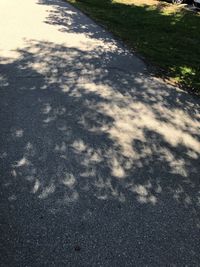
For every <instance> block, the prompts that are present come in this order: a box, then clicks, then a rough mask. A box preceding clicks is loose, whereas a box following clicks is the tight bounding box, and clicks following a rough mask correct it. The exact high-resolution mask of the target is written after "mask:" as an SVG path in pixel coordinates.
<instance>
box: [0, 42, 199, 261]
mask: <svg viewBox="0 0 200 267" xmlns="http://www.w3.org/2000/svg"><path fill="white" fill-rule="evenodd" d="M18 52H19V54H20V57H19V59H17V60H14V61H13V62H12V61H11V60H9V59H2V60H3V62H4V63H3V64H1V65H0V71H1V92H0V94H1V97H0V107H1V123H2V125H4V127H3V128H1V155H0V156H1V161H2V164H1V167H2V169H1V184H2V190H1V198H2V205H4V206H5V207H7V206H9V205H10V206H9V209H11V210H12V208H14V210H13V213H12V214H14V215H13V216H15V219H14V220H16V218H18V220H20V221H21V220H22V221H21V224H22V225H23V220H24V219H23V218H22V217H23V216H24V218H26V217H27V216H28V218H29V217H30V218H32V220H34V225H33V224H32V220H31V221H29V222H28V226H27V227H33V230H32V231H34V228H36V231H38V232H36V234H35V233H33V235H34V236H35V235H36V236H37V237H36V239H37V238H39V240H40V241H39V243H40V242H47V241H45V240H46V238H44V237H41V233H42V231H47V232H48V233H49V231H50V229H51V233H49V234H50V236H51V235H53V236H54V235H57V234H59V231H62V230H61V229H66V232H67V233H68V234H67V235H68V236H67V238H69V239H70V238H71V239H73V240H74V239H75V240H79V242H81V243H84V242H86V241H85V239H87V238H89V236H91V235H92V236H93V235H94V233H95V238H97V240H96V241H94V242H95V243H91V242H89V243H88V245H87V244H85V243H84V246H86V247H85V249H86V251H87V253H88V254H87V255H90V254H91V253H92V248H91V246H93V245H94V244H95V245H94V246H99V247H100V248H101V246H104V245H103V244H102V242H103V240H104V241H105V240H106V242H107V245H108V247H109V246H110V249H108V251H109V253H111V251H113V249H114V250H115V252H116V251H119V250H121V249H122V246H121V245H119V244H116V245H111V244H110V242H113V241H112V240H113V238H116V236H115V235H120V237H121V238H122V240H124V241H123V242H133V243H134V244H135V245H136V246H137V249H136V251H134V253H135V254H134V255H137V254H138V253H140V251H141V250H147V251H148V253H149V255H151V256H149V257H152V253H153V255H155V253H156V254H158V255H159V259H157V258H156V257H155V258H153V260H152V261H153V263H159V262H169V259H168V258H167V255H169V254H170V255H171V256H172V255H174V256H173V257H172V259H170V262H171V263H176V260H177V254H178V255H180V259H179V261H180V262H182V263H185V262H189V260H190V261H193V262H194V263H196V262H197V261H198V260H199V254H198V251H199V247H198V242H199V241H197V239H198V237H197V231H198V229H199V227H200V223H199V209H200V207H199V206H200V202H199V200H200V195H199V171H200V170H199V151H200V140H199V126H200V122H199V120H200V118H199V103H197V102H195V99H193V98H192V97H190V96H188V95H187V94H186V93H183V92H181V91H176V90H175V89H174V88H170V87H168V88H167V87H166V86H165V85H164V84H162V83H160V82H158V81H156V80H153V79H152V78H148V77H147V76H146V75H145V74H144V73H134V74H129V73H125V71H124V72H123V70H122V69H117V68H114V67H112V68H111V67H110V66H111V65H112V59H114V54H112V53H113V52H105V51H102V49H100V50H99V51H98V49H96V50H95V52H94V51H93V52H90V53H88V52H83V51H80V50H78V49H75V48H68V47H65V46H61V45H57V46H56V45H54V44H52V43H48V42H46V43H45V42H43V43H38V42H36V41H29V42H28V44H27V47H26V48H25V49H21V50H19V51H18ZM94 56H96V58H97V57H99V58H108V59H109V60H107V61H106V62H104V65H103V66H98V65H95V63H94ZM120 56H122V57H123V53H122V55H121V54H120V53H119V54H118V55H117V54H115V58H116V57H120ZM6 60H7V63H5V62H6ZM119 203H120V204H119ZM26 205H27V208H26ZM140 205H145V206H140ZM146 205H147V206H146ZM44 207H45V210H46V211H45V212H47V215H45V214H46V213H45V214H43V213H44ZM49 212H50V214H51V216H50V218H51V219H50V218H49V217H48V216H49V215H48V214H49ZM140 212H142V214H141V213H140ZM27 214H28V215H27ZM38 214H40V215H38ZM60 214H61V215H60ZM62 214H65V215H62ZM3 215H4V220H5V223H6V220H8V221H10V220H13V219H10V218H8V216H10V215H9V212H8V208H5V209H4V211H3ZM38 216H39V217H38ZM43 216H44V217H45V218H49V219H48V220H50V221H51V220H53V221H51V223H52V225H53V226H52V227H55V228H56V227H57V226H55V223H56V224H57V223H58V220H61V219H60V216H67V217H66V218H67V222H65V224H63V221H62V220H61V222H62V223H60V226H58V228H57V230H56V232H54V231H53V232H52V228H51V227H50V228H49V230H48V228H47V229H46V228H44V227H45V226H43V228H41V224H42V225H43V223H41V222H40V223H38V220H41V218H40V217H42V218H43ZM169 217H170V219H169ZM19 218H21V219H19ZM186 218H187V219H186ZM25 221H26V224H27V219H26V220H25ZM110 221H113V223H114V224H117V225H118V226H116V228H115V226H114V225H113V224H112V223H111V224H110V223H109V222H110ZM5 223H4V224H3V225H4V226H3V227H5ZM126 224H127V227H128V228H127V229H129V230H128V231H126V230H123V231H122V233H123V236H121V234H119V231H121V230H120V229H121V228H119V227H126V226H125V225H126ZM37 225H39V226H40V227H39V228H38V226H37ZM97 225H102V227H103V230H102V233H101V234H102V235H103V237H102V236H101V237H102V239H101V237H100V236H98V234H100V232H101V231H100V232H95V229H96V228H95V227H97ZM120 225H121V226H120ZM123 225H124V226H123ZM47 227H48V226H47ZM66 227H67V228H66ZM85 227H86V228H85ZM93 227H94V228H93ZM104 227H106V228H105V229H104ZM110 227H111V228H110ZM69 228H70V230H69ZM136 228H137V231H136V233H135V234H134V235H133V236H134V239H135V241H133V239H132V237H131V236H130V238H127V236H126V234H128V233H129V234H130V232H129V231H130V229H132V230H131V231H133V229H136ZM42 229H43V230H42ZM44 229H45V230H44ZM67 229H68V230H67ZM106 229H109V230H108V231H109V234H108V236H104V234H105V235H107V234H106V233H107V230H106ZM10 231H11V235H12V234H13V235H14V236H15V229H13V230H10ZM13 231H14V232H13ZM146 231H147V232H148V231H150V232H152V231H153V232H154V231H156V233H154V234H153V232H152V235H153V236H154V235H155V234H156V235H157V236H158V237H157V238H158V240H157V241H156V244H155V247H154V248H152V247H151V246H150V244H151V243H154V241H153V239H152V238H153V237H152V238H150V236H149V234H147V237H146V238H145V237H144V235H145V234H144V233H145V232H146ZM177 231H178V232H177ZM4 232H5V231H4ZM5 233H6V232H5ZM77 233H79V234H78V236H77ZM82 235H83V236H82ZM112 235H114V236H115V237H114V236H112ZM159 235H160V237H159ZM163 235H166V236H168V238H169V239H167V240H165V241H163V239H162V236H163ZM3 236H4V235H3ZM2 238H3V237H2ZM13 238H15V237H13ZM32 238H33V239H34V237H32V236H31V237H30V239H31V240H32ZM62 238H63V239H62V240H60V241H59V242H61V243H62V242H64V243H65V242H66V236H63V237H62ZM149 238H150V239H149ZM154 238H155V236H154ZM173 238H174V241H173ZM196 238H197V239H196ZM27 240H28V237H27ZM41 240H42V241H41ZM47 240H48V239H47ZM139 240H140V241H139ZM169 240H170V247H169ZM183 240H187V242H183ZM4 241H5V240H4ZM171 241H172V244H171ZM19 242H20V241H19ZM27 242H28V241H27ZM48 242H49V241H48ZM135 242H136V243H135ZM138 242H141V243H138ZM128 244H129V243H128ZM128 244H127V246H128V247H129V245H128ZM138 244H140V245H138ZM180 244H181V245H180ZM26 246H27V247H29V246H31V245H30V244H26ZM127 246H125V249H126V250H125V251H124V253H127V254H126V255H128V256H127V263H128V264H129V265H130V264H132V259H131V258H132V257H131V255H132V253H133V251H132V249H131V247H130V249H129V248H128V247H127ZM45 249H46V250H43V252H42V253H43V254H44V255H46V254H45V253H49V249H48V248H47V247H45ZM152 249H153V251H152ZM39 251H40V246H36V247H35V252H34V253H35V254H36V255H38V256H37V257H38V261H41V257H40V256H39V254H38V253H40V252H39ZM44 251H46V252H44ZM174 251H175V252H174ZM20 253H21V252H20ZM59 253H60V254H59V255H61V256H59V257H60V258H56V259H54V260H56V262H60V264H62V261H61V259H62V260H63V258H65V259H66V258H67V259H68V260H69V261H70V259H72V258H73V257H74V256H73V255H74V254H73V252H70V253H69V254H67V255H65V253H64V251H63V249H61V251H60V252H59ZM112 253H113V252H112ZM116 253H118V252H116ZM148 253H147V254H148ZM35 254H34V255H35ZM56 255H57V254H56ZM16 257H19V255H17V256H16ZM32 257H34V256H32ZM71 257H72V258H71ZM88 257H89V258H91V260H90V261H89V263H88V264H89V265H92V264H93V263H94V262H92V260H97V258H96V256H95V257H92V256H91V255H90V256H88ZM106 257H107V260H106V261H105V262H103V263H105V265H106V264H108V265H109V264H110V263H113V264H114V263H115V259H113V257H112V256H111V255H110V254H109V255H107V256H106ZM149 257H148V255H147V258H146V260H143V259H140V260H138V261H137V263H141V264H144V263H145V262H149V260H150V258H149ZM15 260H19V259H18V258H15ZM20 260H21V258H20ZM29 260H31V257H30V258H29V259H26V261H25V262H28V263H29V264H30V261H29ZM79 260H81V259H76V261H77V264H78V262H79ZM103 260H105V259H103ZM118 260H119V261H120V260H121V261H122V262H121V264H122V263H123V257H119V259H118ZM51 261H52V258H51V257H50V258H49V261H48V263H49V264H50V262H51ZM99 262H101V260H100V259H99ZM37 264H38V262H37V261H36V263H35V265H33V266H36V265H37ZM31 266H32V265H31ZM49 266H50V265H49ZM106 266H107V265H106Z"/></svg>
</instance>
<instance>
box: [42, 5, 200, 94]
mask: <svg viewBox="0 0 200 267" xmlns="http://www.w3.org/2000/svg"><path fill="white" fill-rule="evenodd" d="M39 3H40V4H51V5H54V6H55V10H53V11H52V12H50V13H49V16H48V17H47V19H46V23H49V24H53V25H57V26H59V27H60V30H61V31H67V32H70V31H71V32H76V33H84V34H87V35H89V36H90V37H94V38H101V36H102V29H101V30H100V32H101V34H99V27H98V26H97V25H95V24H94V23H92V22H91V21H90V20H88V19H87V18H84V19H83V17H82V15H81V13H80V12H79V11H76V10H75V9H74V8H73V7H71V6H68V5H66V4H65V3H64V2H63V4H60V2H59V1H51V2H49V1H46V0H40V1H39ZM74 4H75V5H76V6H77V7H78V8H80V9H81V10H83V11H84V12H85V13H86V14H88V15H89V16H91V17H92V18H93V19H95V20H97V21H98V22H99V23H101V24H102V25H104V26H105V27H106V28H108V29H109V30H111V31H112V32H113V33H114V34H115V35H116V36H118V37H119V38H120V39H122V40H123V41H125V42H126V43H127V44H128V45H129V46H130V47H134V48H135V49H136V50H137V51H138V52H139V53H141V55H143V56H144V58H146V59H147V62H149V66H150V67H151V69H152V71H153V72H154V75H158V76H159V77H163V78H170V79H173V81H174V82H177V83H178V84H179V86H181V87H182V88H185V89H188V90H190V91H193V92H195V93H199V88H200V82H199V73H200V69H199V66H200V62H199V57H198V56H197V55H199V54H200V51H199V47H200V39H199V37H198V35H197V32H198V28H199V16H198V15H195V14H193V13H191V12H188V11H186V10H182V11H181V12H179V13H177V12H174V13H169V14H168V13H167V12H164V11H163V6H165V4H163V3H160V4H159V6H158V7H152V6H150V5H148V4H147V5H143V6H137V5H134V4H131V5H127V4H123V3H117V2H113V1H110V0H102V1H98V0H88V1H79V0H77V1H75V3H74ZM104 32H105V31H104ZM108 38H110V37H108ZM103 39H104V41H105V40H106V38H105V36H104V37H103ZM152 65H154V66H155V68H154V67H152Z"/></svg>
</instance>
